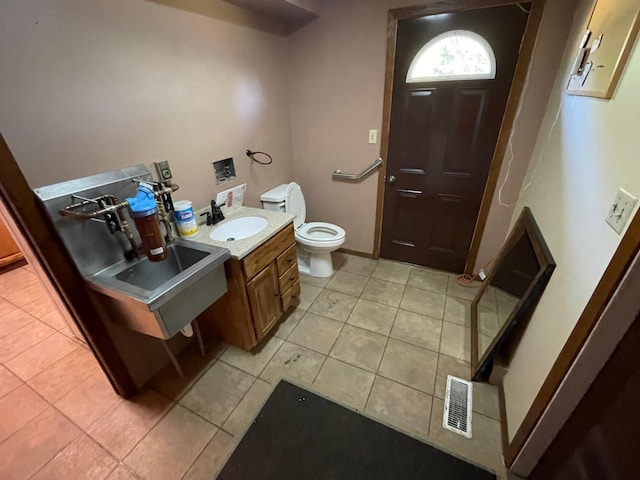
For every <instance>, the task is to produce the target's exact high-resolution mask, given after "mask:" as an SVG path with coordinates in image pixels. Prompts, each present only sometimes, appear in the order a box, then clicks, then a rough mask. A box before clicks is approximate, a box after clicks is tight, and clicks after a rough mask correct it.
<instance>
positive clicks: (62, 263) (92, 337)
mask: <svg viewBox="0 0 640 480" xmlns="http://www.w3.org/2000/svg"><path fill="white" fill-rule="evenodd" d="M0 200H2V202H3V204H4V205H5V207H6V210H7V212H8V213H9V215H10V216H11V219H12V220H13V222H14V223H15V225H16V227H17V228H18V230H19V233H20V234H21V235H22V236H23V238H24V240H25V242H26V243H27V244H28V245H29V247H30V248H31V250H32V251H33V252H34V254H35V256H36V257H37V261H38V263H39V264H40V266H41V267H42V269H43V270H44V272H45V273H46V275H47V277H48V278H49V280H50V282H51V285H52V287H53V288H54V289H55V290H57V292H58V294H59V296H60V299H61V301H62V302H64V304H65V306H66V307H67V309H68V311H69V313H70V315H71V317H72V319H73V320H74V322H75V324H76V326H77V327H78V329H79V330H80V331H81V332H82V334H83V335H84V337H85V339H86V341H87V345H88V346H89V348H90V349H91V351H92V352H93V354H94V356H95V357H96V360H97V361H98V363H99V364H100V367H101V368H102V370H103V371H104V373H105V375H106V376H107V378H108V379H109V382H110V383H111V385H112V386H113V389H114V390H115V391H116V392H117V393H118V394H119V395H120V396H123V397H130V396H131V395H133V394H134V393H135V392H136V391H137V388H136V386H135V383H134V381H133V379H132V378H131V375H130V374H129V371H128V369H127V367H126V365H125V364H124V361H123V360H122V357H121V356H120V354H119V353H118V350H117V348H116V346H115V344H114V343H113V341H112V340H111V337H110V336H109V334H108V332H107V329H106V327H105V326H104V325H103V324H102V320H101V317H100V315H99V313H98V311H97V310H96V308H95V306H94V305H93V303H92V302H91V300H90V299H89V295H88V293H87V292H86V290H85V288H86V287H85V281H84V278H83V277H82V275H81V274H80V272H79V271H78V269H77V268H76V267H75V263H74V262H73V259H72V258H71V256H70V254H69V252H68V250H67V248H66V247H65V245H64V243H63V242H62V239H61V238H60V236H59V235H58V234H57V233H56V231H55V228H54V226H53V223H52V222H51V220H50V219H49V217H48V216H47V214H46V212H45V211H44V209H43V208H41V206H40V204H39V203H38V201H37V200H36V195H35V193H34V192H33V191H32V190H31V187H30V186H29V184H28V182H27V179H26V178H25V176H24V174H23V173H22V170H20V166H19V165H18V163H17V162H16V160H15V158H14V156H13V154H12V153H11V151H10V150H9V147H8V145H7V144H6V142H5V140H4V137H3V136H2V133H1V132H0Z"/></svg>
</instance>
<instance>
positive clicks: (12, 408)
mask: <svg viewBox="0 0 640 480" xmlns="http://www.w3.org/2000/svg"><path fill="white" fill-rule="evenodd" d="M48 406H49V404H48V403H47V402H45V401H44V400H43V399H42V397H40V395H38V394H37V393H36V392H35V391H33V390H32V389H31V388H29V387H28V386H27V385H22V386H21V387H18V388H17V389H15V390H14V391H13V392H11V393H10V394H9V395H7V396H5V397H3V398H2V399H0V418H1V420H0V443H1V442H3V441H4V440H5V439H7V438H8V437H9V436H11V435H13V434H14V433H15V432H17V431H18V430H19V429H20V428H21V427H23V426H24V425H26V424H27V423H29V422H30V421H31V420H32V419H33V418H35V417H37V416H38V415H40V414H41V413H42V412H44V411H45V410H46V409H47V407H48Z"/></svg>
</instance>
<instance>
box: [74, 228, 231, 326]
mask: <svg viewBox="0 0 640 480" xmlns="http://www.w3.org/2000/svg"><path fill="white" fill-rule="evenodd" d="M168 251H169V254H168V258H167V259H165V260H163V261H161V262H150V261H149V260H148V259H147V258H146V257H143V258H140V259H138V260H135V261H133V262H130V261H126V260H123V261H121V262H118V263H116V264H115V265H111V266H109V267H107V268H105V269H104V270H101V271H99V272H98V273H96V274H94V275H91V276H89V277H87V281H88V282H89V285H90V286H91V288H92V289H93V290H95V291H96V292H98V294H99V295H98V296H97V297H98V300H99V301H100V302H102V303H103V304H104V306H105V308H107V309H108V311H109V313H110V314H111V315H110V317H111V318H112V319H113V320H114V321H115V322H117V323H120V324H122V325H124V326H126V327H128V328H130V329H132V330H136V331H139V332H142V333H146V334H147V335H152V336H154V337H158V338H165V339H166V338H170V337H172V336H173V335H175V334H176V333H177V332H178V331H179V330H180V329H181V328H183V327H185V326H186V325H188V324H189V323H191V322H192V321H193V319H194V318H196V317H197V316H198V315H199V314H200V313H202V312H203V311H204V310H205V309H206V308H207V307H209V306H210V305H211V304H212V303H213V302H215V301H216V300H217V299H218V298H220V297H221V296H222V295H224V293H225V292H226V291H227V283H226V279H225V273H224V262H225V261H226V260H228V259H229V258H230V256H231V254H230V252H229V250H228V249H226V248H221V247H215V246H213V245H207V244H204V243H198V242H193V241H188V242H187V241H185V240H182V239H176V240H174V241H173V242H172V243H171V244H170V245H169V246H168Z"/></svg>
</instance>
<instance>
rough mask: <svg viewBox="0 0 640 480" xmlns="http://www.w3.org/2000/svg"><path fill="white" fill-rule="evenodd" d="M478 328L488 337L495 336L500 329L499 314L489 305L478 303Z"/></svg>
mask: <svg viewBox="0 0 640 480" xmlns="http://www.w3.org/2000/svg"><path fill="white" fill-rule="evenodd" d="M478 329H479V330H480V333H481V334H483V335H486V336H487V337H492V338H493V337H495V336H496V335H497V334H498V330H500V325H499V322H498V314H497V313H496V312H494V311H493V310H489V309H488V308H487V307H483V306H482V305H478Z"/></svg>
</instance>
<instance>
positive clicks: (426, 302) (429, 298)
mask: <svg viewBox="0 0 640 480" xmlns="http://www.w3.org/2000/svg"><path fill="white" fill-rule="evenodd" d="M446 298H447V297H446V295H442V294H441V293H434V292H428V291H426V290H421V289H419V288H413V287H407V288H406V289H405V291H404V296H403V297H402V302H401V303H400V308H402V309H403V310H409V311H410V312H414V313H419V314H421V315H427V316H429V317H433V318H438V319H442V318H444V305H445V301H446Z"/></svg>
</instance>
